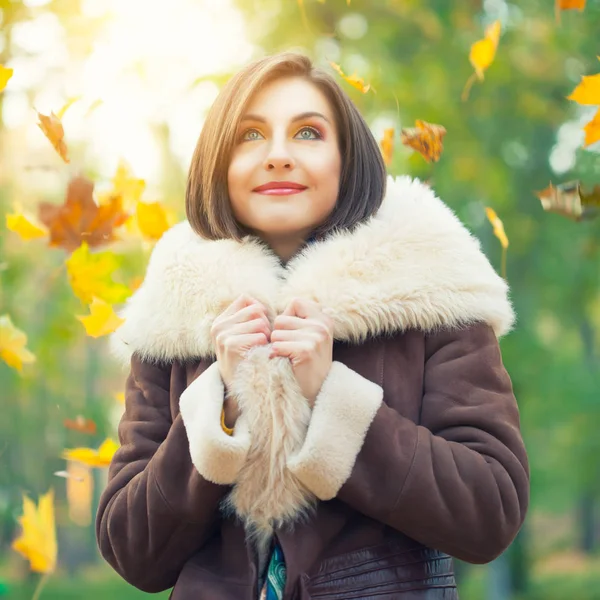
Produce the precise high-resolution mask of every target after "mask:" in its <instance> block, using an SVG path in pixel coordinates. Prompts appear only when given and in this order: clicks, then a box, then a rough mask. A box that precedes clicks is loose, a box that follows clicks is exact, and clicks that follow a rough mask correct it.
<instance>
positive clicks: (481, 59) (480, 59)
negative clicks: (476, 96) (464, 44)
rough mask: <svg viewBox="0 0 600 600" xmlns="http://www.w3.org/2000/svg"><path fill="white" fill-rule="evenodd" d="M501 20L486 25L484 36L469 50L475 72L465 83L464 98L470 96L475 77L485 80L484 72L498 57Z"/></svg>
mask: <svg viewBox="0 0 600 600" xmlns="http://www.w3.org/2000/svg"><path fill="white" fill-rule="evenodd" d="M500 30H501V24H500V21H494V22H493V23H492V24H491V25H489V26H488V27H486V29H485V34H484V38H483V39H481V40H478V41H477V42H475V43H474V44H473V45H472V46H471V50H470V52H469V61H470V62H471V65H473V68H474V69H475V73H474V74H473V75H472V76H471V77H470V78H469V79H468V81H467V83H466V84H465V88H464V90H463V93H462V100H463V101H464V100H466V99H467V98H468V97H469V92H470V90H471V86H472V85H473V82H474V81H475V79H479V81H483V79H484V72H485V71H486V69H487V68H488V67H489V66H490V65H491V64H492V62H494V58H495V57H496V50H497V49H498V42H499V41H500Z"/></svg>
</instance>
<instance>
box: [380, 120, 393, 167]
mask: <svg viewBox="0 0 600 600" xmlns="http://www.w3.org/2000/svg"><path fill="white" fill-rule="evenodd" d="M379 147H380V148H381V154H382V156H383V162H384V163H385V164H386V165H387V166H389V165H390V164H391V162H392V154H393V152H394V128H393V127H390V128H388V129H385V130H384V132H383V139H382V140H381V141H380V142H379Z"/></svg>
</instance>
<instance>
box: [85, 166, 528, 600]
mask: <svg viewBox="0 0 600 600" xmlns="http://www.w3.org/2000/svg"><path fill="white" fill-rule="evenodd" d="M242 292H247V293H249V294H251V295H252V296H254V297H257V298H258V299H259V300H261V301H262V302H263V303H264V304H266V305H267V307H268V309H269V312H270V317H271V318H274V316H275V315H277V314H279V313H280V312H282V310H283V308H284V307H285V306H286V305H287V303H288V302H289V301H290V299H292V298H294V297H308V298H311V299H314V300H316V301H318V302H319V303H320V304H321V306H322V307H323V310H324V311H325V312H327V314H329V315H330V316H331V318H332V319H333V320H334V323H335V326H334V333H335V340H336V341H335V344H334V350H333V360H334V362H333V365H332V368H331V371H330V373H329V375H328V377H327V379H326V380H325V383H324V384H323V387H322V389H321V392H320V394H319V396H318V398H317V401H316V403H315V406H314V409H312V411H311V409H310V408H309V407H308V404H307V402H306V400H305V399H304V398H303V397H302V396H301V394H300V393H299V390H298V387H297V385H295V379H294V377H293V374H292V372H291V368H290V365H289V362H288V361H287V359H282V358H275V359H273V360H269V359H268V346H265V347H261V348H256V349H255V350H253V351H252V352H250V353H249V354H248V357H247V359H246V360H245V361H244V362H243V363H242V365H241V366H240V368H239V369H238V371H237V373H236V381H235V382H234V385H233V393H235V394H236V395H237V397H238V400H239V402H240V405H241V407H242V416H241V417H240V418H239V419H238V422H237V423H236V427H235V432H234V435H233V436H231V437H229V436H227V435H226V434H225V433H224V432H223V431H222V429H221V427H220V419H219V417H220V412H221V407H222V403H223V383H222V381H221V378H220V376H219V371H218V365H217V364H216V362H215V356H214V349H213V348H212V345H211V342H210V335H209V330H210V324H211V323H212V320H213V319H214V318H215V316H216V315H218V314H219V313H220V312H221V311H222V310H224V308H225V307H226V306H227V305H228V304H229V303H230V302H232V301H233V300H234V299H235V298H236V297H237V296H238V295H239V294H240V293H242ZM123 316H124V317H125V319H126V322H125V324H124V325H123V326H122V327H121V328H120V329H119V330H118V331H117V333H116V334H115V336H114V337H113V340H112V342H113V348H114V350H115V352H116V353H117V355H118V356H120V357H121V358H122V359H123V360H124V361H125V362H126V364H127V365H129V366H130V373H129V377H128V379H127V388H126V410H125V414H124V416H123V418H122V421H121V424H120V426H119V437H120V441H121V444H122V446H121V448H120V449H119V450H118V451H117V453H116V455H115V457H114V459H113V462H112V464H111V467H110V470H109V482H108V486H107V488H106V490H105V491H104V493H103V495H102V498H101V502H100V507H99V511H98V515H97V538H98V544H99V547H100V550H101V552H102V554H103V556H104V557H105V558H106V560H107V561H108V562H109V563H110V564H111V565H112V566H113V567H114V568H115V570H116V571H117V572H118V573H120V574H121V576H122V577H123V578H125V579H126V580H127V581H129V582H130V583H131V584H133V585H135V586H136V587H139V588H140V589H143V590H146V591H151V592H156V591H160V590H165V589H168V588H169V587H171V586H175V588H174V590H173V593H172V596H171V597H172V598H173V600H192V599H193V600H201V599H203V598H206V599H207V600H219V599H223V600H225V599H228V600H229V599H231V600H233V599H236V600H256V599H257V597H258V583H259V574H260V573H262V572H263V567H264V564H265V561H266V559H267V558H268V552H269V547H270V543H271V542H272V540H273V538H276V539H277V540H278V541H279V543H280V544H281V547H282V550H283V553H284V556H285V561H286V565H287V585H286V590H285V596H284V597H285V599H286V600H309V599H311V598H315V599H316V598H327V599H328V600H329V599H331V600H333V599H339V600H342V599H344V600H347V599H350V598H354V599H366V598H373V599H376V600H392V599H393V598H403V599H404V598H406V600H410V599H415V600H416V599H417V598H424V597H425V596H424V594H427V598H428V599H438V600H442V599H444V600H450V599H455V598H457V597H458V596H457V593H456V585H455V581H454V576H453V568H452V558H451V557H457V558H460V559H462V560H465V561H468V562H472V563H485V562H489V561H491V560H493V559H494V558H495V557H497V556H498V555H499V554H501V553H502V552H503V551H504V550H505V549H506V548H507V547H508V545H509V544H510V543H511V541H512V540H513V539H514V537H515V535H516V534H517V532H518V530H519V528H520V526H521V525H522V523H523V520H524V518H525V514H526V511H527V506H528V502H529V467H528V462H527V455H526V451H525V447H524V445H523V441H522V438H521V434H520V429H519V412H518V408H517V404H516V401H515V398H514V395H513V392H512V386H511V382H510V378H509V376H508V374H507V373H506V370H505V369H504V367H503V364H502V358H501V354H500V350H499V345H498V337H499V336H501V335H503V334H504V333H506V332H507V331H509V330H510V328H511V327H512V324H513V321H514V315H513V312H512V308H511V305H510V302H509V300H508V290H507V288H506V284H505V282H504V280H502V279H501V278H500V277H498V276H497V275H496V273H495V272H494V271H493V269H492V268H491V266H490V265H489V262H488V261H487V259H486V258H485V256H484V255H483V254H482V252H481V250H480V248H479V244H478V242H477V240H476V239H475V238H473V237H472V236H471V235H470V234H469V233H468V231H467V230H466V229H465V228H464V227H463V226H462V225H461V224H460V222H459V221H458V219H456V217H455V216H454V215H453V214H452V212H451V211H450V210H449V209H448V208H447V207H446V206H445V205H444V204H443V203H442V202H441V201H440V200H438V199H437V198H436V197H435V196H434V195H433V193H432V192H431V191H430V190H429V189H428V188H427V187H425V186H423V185H422V184H420V183H419V182H418V181H411V180H410V179H408V178H405V177H404V178H399V179H397V180H396V181H394V180H392V179H390V180H389V181H388V192H387V196H386V199H385V201H384V204H383V206H382V208H381V210H380V211H379V213H378V215H377V217H376V218H375V219H373V221H372V222H370V223H368V224H364V225H362V226H360V227H359V228H358V229H357V230H355V231H354V232H353V233H348V232H346V233H343V234H338V235H336V236H335V237H332V238H329V239H326V240H322V241H319V242H315V243H314V244H313V245H311V246H309V247H307V248H306V249H304V250H303V252H301V253H300V254H299V255H297V256H296V257H294V258H293V259H292V260H291V261H290V263H288V266H287V268H284V267H282V266H281V265H280V264H279V261H278V260H277V258H276V256H274V255H273V254H272V253H271V251H270V250H269V249H268V248H267V247H265V246H264V245H262V244H260V243H259V242H257V241H256V240H255V239H253V238H245V239H244V240H243V241H242V242H235V241H233V240H221V241H217V242H215V241H207V240H202V239H200V238H198V237H197V236H196V235H195V234H194V233H193V232H192V231H191V229H190V228H189V225H188V224H187V223H182V224H180V225H178V226H176V227H174V228H173V229H172V230H170V231H169V232H168V233H167V234H165V236H164V237H163V239H162V240H161V241H160V242H159V244H158V245H157V246H156V248H155V250H154V252H153V255H152V258H151V260H150V264H149V266H148V272H147V276H146V279H145V281H144V284H143V285H142V286H141V287H140V289H139V290H138V292H137V293H136V294H135V295H134V296H133V297H132V298H131V299H130V301H129V302H128V304H127V306H126V308H125V310H124V312H123Z"/></svg>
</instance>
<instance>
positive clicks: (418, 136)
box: [400, 119, 446, 162]
mask: <svg viewBox="0 0 600 600" xmlns="http://www.w3.org/2000/svg"><path fill="white" fill-rule="evenodd" d="M415 125H416V127H414V128H410V129H402V131H401V135H400V141H401V142H402V143H403V144H404V145H405V146H409V147H410V148H412V149H413V150H416V151H417V152H419V153H420V154H421V155H422V156H423V157H424V158H425V160H426V161H427V162H437V161H438V160H439V159H440V156H441V154H442V150H443V149H444V148H443V138H444V136H445V135H446V128H445V127H444V126H442V125H435V124H433V123H427V121H421V120H420V119H417V120H416V121H415Z"/></svg>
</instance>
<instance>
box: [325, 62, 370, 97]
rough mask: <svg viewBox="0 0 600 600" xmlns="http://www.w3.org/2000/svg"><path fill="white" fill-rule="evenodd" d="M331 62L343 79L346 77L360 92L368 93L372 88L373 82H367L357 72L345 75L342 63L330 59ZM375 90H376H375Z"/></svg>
mask: <svg viewBox="0 0 600 600" xmlns="http://www.w3.org/2000/svg"><path fill="white" fill-rule="evenodd" d="M329 64H330V65H331V66H332V67H333V68H334V69H335V70H336V71H337V72H338V73H339V74H340V75H341V76H342V78H343V79H345V80H346V81H347V82H348V83H349V84H350V85H351V86H353V87H355V88H356V89H357V90H359V91H360V92H362V93H363V94H366V93H367V92H368V91H369V90H370V89H372V88H371V84H370V83H368V84H365V81H364V79H362V78H360V77H358V75H357V74H356V73H354V74H353V75H345V74H344V71H342V68H341V67H340V65H338V64H336V63H334V62H332V61H329ZM373 91H375V90H373Z"/></svg>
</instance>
